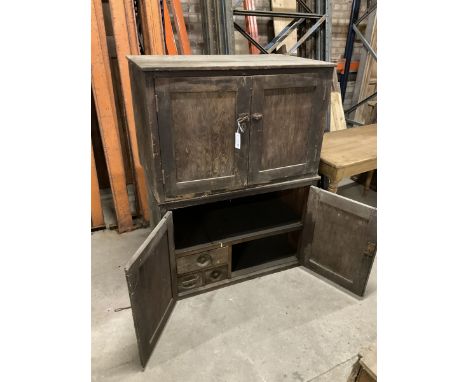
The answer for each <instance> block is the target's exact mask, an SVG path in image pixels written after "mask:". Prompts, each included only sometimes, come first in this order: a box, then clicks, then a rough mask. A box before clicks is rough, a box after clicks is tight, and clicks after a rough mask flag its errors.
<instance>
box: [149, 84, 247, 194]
mask: <svg viewBox="0 0 468 382" xmlns="http://www.w3.org/2000/svg"><path fill="white" fill-rule="evenodd" d="M249 81H250V79H249V78H247V77H211V78H210V77H187V78H171V79H164V78H162V79H159V78H158V79H156V94H157V98H158V124H159V134H160V138H161V156H162V164H163V170H164V174H165V176H164V178H165V190H166V195H167V196H169V197H176V196H180V195H184V194H190V193H201V192H209V191H212V190H221V189H237V188H241V187H242V186H244V185H246V184H247V166H248V163H247V158H248V151H247V149H248V139H249V136H248V134H243V135H242V136H241V147H240V149H237V148H235V137H234V136H235V133H236V131H237V127H238V126H237V118H239V116H241V115H248V113H249V111H250V93H249V92H250V90H249V87H248V82H249ZM243 128H244V129H245V130H247V128H248V122H247V121H246V122H244V125H243Z"/></svg>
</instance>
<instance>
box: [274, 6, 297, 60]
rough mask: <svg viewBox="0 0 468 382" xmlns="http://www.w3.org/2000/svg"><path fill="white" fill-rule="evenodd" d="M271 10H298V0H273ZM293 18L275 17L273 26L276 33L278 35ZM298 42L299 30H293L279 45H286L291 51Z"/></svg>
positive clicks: (287, 49)
mask: <svg viewBox="0 0 468 382" xmlns="http://www.w3.org/2000/svg"><path fill="white" fill-rule="evenodd" d="M271 10H272V11H277V12H279V11H281V12H296V0H271ZM291 20H292V19H286V18H282V17H275V18H274V19H273V28H274V30H275V35H278V33H279V32H281V31H282V30H283V29H284V27H285V26H286V25H288V24H289V23H290V22H291ZM296 42H297V30H295V31H292V32H291V33H290V34H289V36H288V37H286V38H285V39H284V41H283V42H282V43H281V44H280V45H279V46H278V48H277V49H279V48H280V47H281V46H283V45H285V46H286V51H289V50H290V49H291V48H292V47H293V45H294V44H295V43H296Z"/></svg>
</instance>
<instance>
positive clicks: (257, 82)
mask: <svg viewBox="0 0 468 382" xmlns="http://www.w3.org/2000/svg"><path fill="white" fill-rule="evenodd" d="M252 81H253V90H252V106H251V129H250V152H249V184H261V183H267V182H270V181H279V180H282V179H284V180H287V179H288V178H297V177H303V176H306V175H309V174H310V175H316V174H317V171H318V164H319V160H320V148H321V143H322V135H323V132H324V129H325V124H326V110H327V109H326V106H327V104H328V97H329V88H328V86H327V85H328V82H327V81H325V80H324V79H321V77H319V75H318V74H317V73H311V74H287V75H286V74H284V75H266V76H254V77H253V78H252Z"/></svg>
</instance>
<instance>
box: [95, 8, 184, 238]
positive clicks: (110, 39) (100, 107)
mask: <svg viewBox="0 0 468 382" xmlns="http://www.w3.org/2000/svg"><path fill="white" fill-rule="evenodd" d="M163 7H164V9H161V6H160V2H159V1H155V0H139V1H137V2H134V1H133V0H91V89H92V106H93V107H92V145H91V228H92V229H99V228H104V227H106V225H107V226H108V227H109V228H113V227H112V225H111V224H106V222H105V221H104V220H105V219H104V215H105V214H103V207H102V203H101V200H102V192H103V189H105V188H107V187H109V188H110V189H111V194H112V202H113V207H114V210H115V218H116V227H117V228H118V231H119V232H126V231H130V230H132V229H134V228H135V227H136V224H135V221H134V218H137V219H138V221H140V222H142V223H143V224H146V223H147V222H148V221H149V216H150V213H149V209H148V206H149V200H148V197H149V196H148V194H147V191H146V190H147V188H146V184H145V183H146V180H145V175H144V170H143V167H142V164H141V162H140V157H139V153H138V142H137V134H136V127H135V120H134V110H133V100H132V94H131V86H130V77H129V69H128V61H127V58H126V56H127V55H139V54H158V55H162V54H166V53H168V54H179V52H180V53H181V54H190V53H191V50H190V43H189V40H188V35H187V30H186V27H185V21H184V16H183V12H182V6H181V3H180V0H163ZM163 11H164V13H166V12H167V15H168V17H165V28H164V30H163V17H162V12H163ZM171 16H172V18H173V22H172V23H171ZM172 24H174V26H175V28H174V30H175V31H176V35H177V43H178V44H179V47H177V46H176V43H175V41H176V39H174V33H173V29H172ZM169 29H170V31H169ZM171 32H172V38H173V41H174V43H173V44H171V41H169V39H170V38H171ZM165 34H166V36H167V37H168V38H166V39H165V38H164V35H165ZM130 184H133V185H134V191H135V205H136V208H135V211H133V214H132V209H131V203H130V200H129V192H128V186H129V185H130Z"/></svg>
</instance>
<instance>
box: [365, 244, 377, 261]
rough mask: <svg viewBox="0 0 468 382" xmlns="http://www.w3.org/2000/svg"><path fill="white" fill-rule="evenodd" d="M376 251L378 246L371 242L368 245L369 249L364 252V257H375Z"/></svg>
mask: <svg viewBox="0 0 468 382" xmlns="http://www.w3.org/2000/svg"><path fill="white" fill-rule="evenodd" d="M376 249H377V244H376V243H372V242H371V241H369V242H368V243H367V249H366V250H365V251H364V256H369V257H373V256H374V255H375V250H376Z"/></svg>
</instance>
